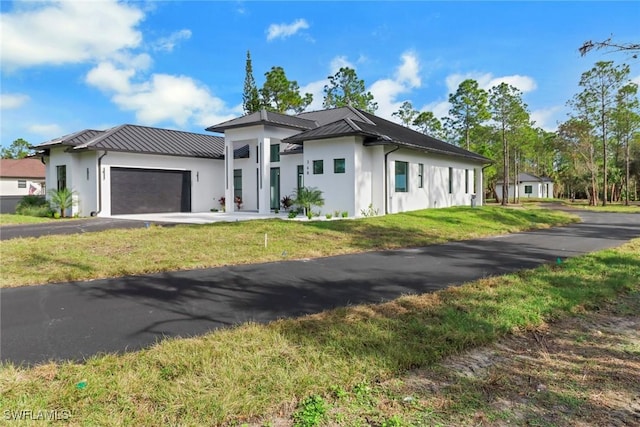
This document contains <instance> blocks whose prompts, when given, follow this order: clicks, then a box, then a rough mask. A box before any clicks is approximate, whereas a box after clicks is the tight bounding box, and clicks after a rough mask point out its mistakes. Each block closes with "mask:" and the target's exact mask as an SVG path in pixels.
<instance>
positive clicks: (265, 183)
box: [258, 137, 271, 214]
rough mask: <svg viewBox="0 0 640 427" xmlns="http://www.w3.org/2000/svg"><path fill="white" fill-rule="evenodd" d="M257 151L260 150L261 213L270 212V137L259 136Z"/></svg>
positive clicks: (259, 184) (259, 193)
mask: <svg viewBox="0 0 640 427" xmlns="http://www.w3.org/2000/svg"><path fill="white" fill-rule="evenodd" d="M258 147H259V148H258V151H259V152H260V171H259V173H258V179H259V182H258V197H259V203H258V204H259V209H258V212H259V213H261V214H268V213H269V212H271V161H270V158H269V156H270V150H271V138H264V137H263V138H261V139H260V140H258Z"/></svg>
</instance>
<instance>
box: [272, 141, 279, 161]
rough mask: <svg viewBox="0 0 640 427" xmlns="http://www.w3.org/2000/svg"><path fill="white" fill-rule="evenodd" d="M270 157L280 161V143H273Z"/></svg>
mask: <svg viewBox="0 0 640 427" xmlns="http://www.w3.org/2000/svg"><path fill="white" fill-rule="evenodd" d="M269 154H270V156H269V159H270V160H271V162H279V161H280V144H271V151H270V153H269Z"/></svg>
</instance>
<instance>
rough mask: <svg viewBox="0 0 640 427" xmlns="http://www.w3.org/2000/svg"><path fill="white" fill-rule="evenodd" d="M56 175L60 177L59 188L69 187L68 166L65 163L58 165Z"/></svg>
mask: <svg viewBox="0 0 640 427" xmlns="http://www.w3.org/2000/svg"><path fill="white" fill-rule="evenodd" d="M56 177H57V179H58V190H63V189H65V188H67V167H66V166H65V165H62V166H56Z"/></svg>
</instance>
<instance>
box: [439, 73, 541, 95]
mask: <svg viewBox="0 0 640 427" xmlns="http://www.w3.org/2000/svg"><path fill="white" fill-rule="evenodd" d="M467 79H473V80H475V81H477V82H478V86H480V87H481V88H482V89H484V90H489V89H491V88H492V87H494V86H497V85H499V84H500V83H507V84H510V85H511V86H514V87H516V88H518V89H519V90H520V91H522V93H527V92H531V91H533V90H535V89H536V88H537V85H536V82H535V80H533V78H531V77H529V76H521V75H519V74H514V75H512V76H501V77H495V76H494V75H493V74H492V73H477V72H471V73H465V74H451V75H449V76H447V78H446V83H447V89H448V90H449V93H455V91H456V90H458V86H459V85H460V83H462V82H463V81H464V80H467Z"/></svg>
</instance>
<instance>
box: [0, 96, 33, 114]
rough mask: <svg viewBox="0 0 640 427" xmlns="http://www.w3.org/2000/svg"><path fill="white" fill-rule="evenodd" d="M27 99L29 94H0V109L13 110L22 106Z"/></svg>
mask: <svg viewBox="0 0 640 427" xmlns="http://www.w3.org/2000/svg"><path fill="white" fill-rule="evenodd" d="M28 101H29V96H28V95H25V94H23V93H3V94H0V110H13V109H16V108H20V107H22V106H23V105H24V104H25V103H27V102H28Z"/></svg>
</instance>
